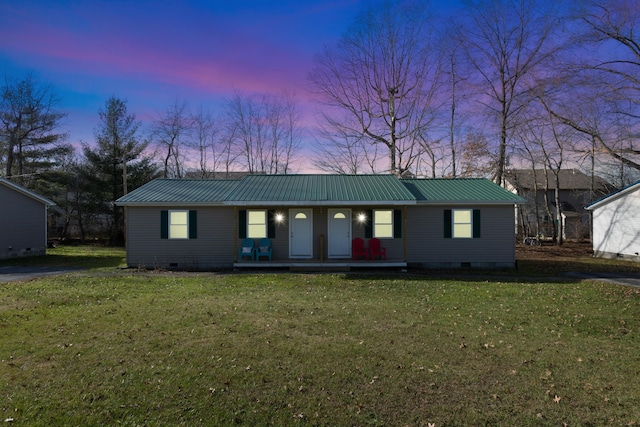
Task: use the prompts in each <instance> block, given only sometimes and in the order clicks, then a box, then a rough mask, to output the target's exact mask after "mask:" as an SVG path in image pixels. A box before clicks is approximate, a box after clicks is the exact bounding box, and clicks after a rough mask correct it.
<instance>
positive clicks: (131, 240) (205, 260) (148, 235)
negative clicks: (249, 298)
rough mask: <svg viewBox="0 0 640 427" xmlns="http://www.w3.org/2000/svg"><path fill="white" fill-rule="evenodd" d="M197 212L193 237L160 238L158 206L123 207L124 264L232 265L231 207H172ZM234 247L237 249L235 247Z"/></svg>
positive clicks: (205, 267) (194, 267)
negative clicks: (125, 209) (125, 243)
mask: <svg viewBox="0 0 640 427" xmlns="http://www.w3.org/2000/svg"><path fill="white" fill-rule="evenodd" d="M171 209H190V210H196V211H197V212H198V236H197V238H195V239H180V240H178V239H161V238H160V226H161V225H160V212H161V211H162V210H167V208H161V207H128V208H127V265H128V266H129V267H145V268H170V269H181V270H208V269H217V268H226V267H231V266H232V265H233V260H234V256H235V253H234V237H235V236H237V230H236V229H235V227H234V226H233V224H234V222H235V220H234V213H233V208H225V207H198V208H194V207H188V206H185V207H172V208H171ZM236 250H237V249H236Z"/></svg>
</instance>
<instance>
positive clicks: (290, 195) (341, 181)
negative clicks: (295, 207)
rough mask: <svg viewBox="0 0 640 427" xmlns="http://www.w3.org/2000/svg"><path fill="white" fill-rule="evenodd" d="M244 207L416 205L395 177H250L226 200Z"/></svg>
mask: <svg viewBox="0 0 640 427" xmlns="http://www.w3.org/2000/svg"><path fill="white" fill-rule="evenodd" d="M226 202H229V204H233V205H243V204H256V203H259V204H265V205H273V204H282V203H283V202H285V203H287V204H309V203H312V204H322V205H339V204H347V203H348V204H413V203H415V197H414V196H413V195H412V194H411V192H410V191H409V190H408V189H407V188H406V187H405V186H404V185H402V182H401V181H400V180H399V179H398V178H396V177H395V176H394V175H249V176H246V177H245V178H244V179H243V180H242V182H241V184H240V185H238V187H236V188H235V189H234V191H232V192H231V193H230V194H229V195H228V196H227V198H226Z"/></svg>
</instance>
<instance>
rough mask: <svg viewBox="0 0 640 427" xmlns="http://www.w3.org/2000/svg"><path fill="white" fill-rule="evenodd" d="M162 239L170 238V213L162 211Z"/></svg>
mask: <svg viewBox="0 0 640 427" xmlns="http://www.w3.org/2000/svg"><path fill="white" fill-rule="evenodd" d="M160 238H161V239H168V238H169V211H160Z"/></svg>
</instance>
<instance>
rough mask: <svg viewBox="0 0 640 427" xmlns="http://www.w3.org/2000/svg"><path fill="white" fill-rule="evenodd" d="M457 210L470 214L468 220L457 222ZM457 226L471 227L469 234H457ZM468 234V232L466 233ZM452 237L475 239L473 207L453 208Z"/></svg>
mask: <svg viewBox="0 0 640 427" xmlns="http://www.w3.org/2000/svg"><path fill="white" fill-rule="evenodd" d="M456 212H461V213H462V212H466V213H467V214H468V216H469V221H468V222H461V221H460V222H456ZM457 226H460V228H462V226H467V227H468V228H469V233H468V235H464V236H457V235H456V229H458V227H457ZM465 234H466V233H465ZM451 238H452V239H473V209H451Z"/></svg>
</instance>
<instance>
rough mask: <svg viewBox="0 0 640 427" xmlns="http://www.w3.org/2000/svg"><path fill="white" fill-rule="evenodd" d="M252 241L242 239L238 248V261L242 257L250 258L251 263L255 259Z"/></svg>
mask: <svg viewBox="0 0 640 427" xmlns="http://www.w3.org/2000/svg"><path fill="white" fill-rule="evenodd" d="M253 243H254V242H253V239H244V240H243V241H242V245H240V247H239V248H238V261H242V259H243V258H244V257H250V258H251V261H255V259H256V249H255V248H254V247H253Z"/></svg>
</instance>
